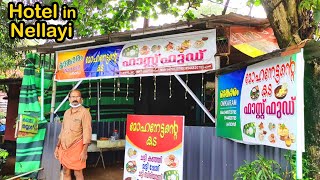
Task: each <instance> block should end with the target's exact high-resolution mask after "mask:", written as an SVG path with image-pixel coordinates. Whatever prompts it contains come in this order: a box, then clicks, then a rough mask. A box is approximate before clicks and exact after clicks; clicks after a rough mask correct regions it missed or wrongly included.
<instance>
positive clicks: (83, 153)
mask: <svg viewBox="0 0 320 180" xmlns="http://www.w3.org/2000/svg"><path fill="white" fill-rule="evenodd" d="M69 102H70V106H71V107H70V109H68V110H67V111H66V112H65V113H64V116H63V122H62V127H61V132H60V135H59V137H58V143H57V147H56V149H55V152H54V155H55V157H56V159H58V160H59V161H60V163H61V164H62V166H63V179H64V180H71V170H73V171H74V175H75V177H76V179H77V180H83V179H84V177H83V172H82V170H83V169H85V168H86V160H87V149H88V146H89V144H90V143H91V134H92V127H91V119H92V118H91V114H90V112H89V111H88V110H87V109H86V108H85V107H84V106H82V102H83V99H82V97H81V92H80V91H79V90H72V91H71V92H70V93H69Z"/></svg>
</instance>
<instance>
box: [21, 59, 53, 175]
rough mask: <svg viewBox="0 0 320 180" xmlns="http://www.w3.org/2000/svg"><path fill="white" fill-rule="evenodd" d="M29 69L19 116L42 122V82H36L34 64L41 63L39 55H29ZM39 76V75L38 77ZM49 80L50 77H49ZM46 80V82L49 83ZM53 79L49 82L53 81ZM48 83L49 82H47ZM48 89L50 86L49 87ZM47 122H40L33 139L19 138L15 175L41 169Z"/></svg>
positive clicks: (25, 72) (27, 68) (24, 77)
mask: <svg viewBox="0 0 320 180" xmlns="http://www.w3.org/2000/svg"><path fill="white" fill-rule="evenodd" d="M26 58H27V62H28V64H27V67H26V68H25V69H24V76H23V79H22V85H21V90H20V97H19V108H18V117H19V115H22V114H25V115H30V116H33V117H36V118H38V119H39V120H40V111H41V110H40V103H39V101H38V96H40V86H41V85H40V81H38V82H37V81H36V80H37V78H36V75H37V74H39V73H37V72H36V71H37V70H35V67H34V64H33V63H34V62H37V61H39V59H40V57H39V55H37V54H32V53H30V54H27V56H26ZM38 76H39V75H38ZM48 79H49V77H48ZM48 79H46V80H45V81H48ZM51 79H52V76H51V78H50V79H49V81H51ZM47 83H48V82H47ZM47 87H48V86H47ZM46 123H47V121H46V120H42V121H39V123H38V133H37V134H36V135H35V136H33V137H19V138H17V151H16V164H15V174H16V175H18V174H23V173H26V172H30V171H33V170H36V169H38V168H40V162H41V157H42V152H43V143H44V138H45V135H46ZM37 175H38V172H34V173H32V174H29V175H27V176H26V177H28V178H32V179H36V178H37Z"/></svg>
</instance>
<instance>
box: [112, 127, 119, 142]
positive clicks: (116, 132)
mask: <svg viewBox="0 0 320 180" xmlns="http://www.w3.org/2000/svg"><path fill="white" fill-rule="evenodd" d="M112 136H114V139H115V140H118V139H119V133H118V130H117V129H115V130H113V133H112Z"/></svg>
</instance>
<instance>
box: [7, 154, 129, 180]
mask: <svg viewBox="0 0 320 180" xmlns="http://www.w3.org/2000/svg"><path fill="white" fill-rule="evenodd" d="M14 165H15V157H13V156H11V157H9V158H8V159H7V162H6V164H5V166H4V167H3V169H2V172H1V175H7V176H10V175H13V174H14ZM84 176H85V180H122V179H123V163H117V164H113V165H111V164H110V165H106V169H103V167H102V164H101V163H99V164H98V166H97V167H96V168H95V167H93V165H88V167H87V168H86V169H85V170H84Z"/></svg>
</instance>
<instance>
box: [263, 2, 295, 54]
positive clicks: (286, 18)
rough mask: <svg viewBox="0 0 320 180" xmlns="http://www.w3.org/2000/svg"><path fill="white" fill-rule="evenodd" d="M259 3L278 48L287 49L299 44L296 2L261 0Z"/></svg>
mask: <svg viewBox="0 0 320 180" xmlns="http://www.w3.org/2000/svg"><path fill="white" fill-rule="evenodd" d="M261 3H262V5H263V7H264V9H265V11H266V13H267V16H268V19H269V22H270V25H271V27H272V29H273V31H274V34H275V36H276V38H277V41H278V44H279V46H280V48H287V47H289V46H292V45H296V44H298V43H300V42H301V38H300V36H299V19H298V10H297V7H298V4H297V2H296V0H286V1H282V0H262V1H261Z"/></svg>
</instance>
